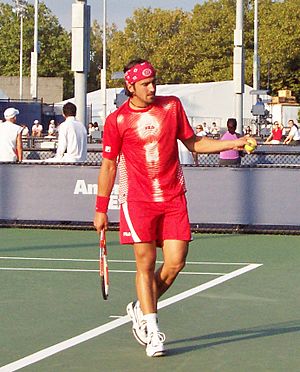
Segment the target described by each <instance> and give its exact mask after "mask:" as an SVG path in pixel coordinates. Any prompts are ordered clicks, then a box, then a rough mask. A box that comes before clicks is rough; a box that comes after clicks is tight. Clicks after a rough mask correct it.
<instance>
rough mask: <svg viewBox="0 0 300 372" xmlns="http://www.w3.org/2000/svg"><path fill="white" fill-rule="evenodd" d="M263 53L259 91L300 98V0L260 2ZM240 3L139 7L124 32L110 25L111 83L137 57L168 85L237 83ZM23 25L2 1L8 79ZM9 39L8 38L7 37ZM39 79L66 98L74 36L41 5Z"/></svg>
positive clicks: (248, 7)
mask: <svg viewBox="0 0 300 372" xmlns="http://www.w3.org/2000/svg"><path fill="white" fill-rule="evenodd" d="M253 3H254V0H244V46H245V62H246V63H245V81H246V83H247V84H249V85H252V69H253V17H254V15H253V14H254V11H253ZM258 4H259V55H260V59H261V87H262V88H268V87H269V86H268V84H270V88H271V91H272V93H273V94H277V90H279V89H284V88H288V89H291V90H292V92H293V94H294V95H296V96H297V98H298V100H300V84H299V80H300V27H299V23H300V0H259V1H258ZM235 12H236V0H206V1H205V2H203V3H201V4H200V3H199V4H197V5H196V6H195V7H194V9H193V10H192V11H191V12H186V11H183V10H180V9H176V10H162V9H160V8H156V9H152V8H139V9H137V10H135V12H134V13H133V15H132V17H130V18H128V19H127V20H126V25H125V28H124V30H123V31H121V30H118V29H117V27H116V26H115V25H112V26H109V25H108V26H107V29H106V32H107V70H108V71H107V78H108V86H111V87H113V86H120V83H121V81H116V80H111V79H110V76H111V74H112V73H113V72H116V71H122V70H123V66H124V65H125V64H126V63H127V62H128V61H129V60H130V59H132V58H136V57H140V58H145V59H149V60H150V61H151V62H152V63H153V64H154V65H155V67H156V68H157V71H158V81H159V83H162V84H171V83H188V82H190V83H197V82H208V81H220V80H230V79H232V78H233V72H232V71H233V47H234V45H233V43H234V40H233V34H234V29H235V27H236V24H235V23H236V21H235ZM33 13H34V9H33V6H32V5H29V7H28V15H27V17H26V18H25V19H24V74H25V75H29V73H30V52H31V51H32V49H33V32H34V30H33V27H34V25H33V23H34V21H33V19H34V17H33ZM19 33H20V22H19V19H18V17H17V15H16V14H14V13H13V12H12V7H11V6H10V5H5V4H0V48H1V53H0V68H1V74H2V75H6V76H11V75H18V73H19V53H18V51H19V42H20V36H19ZM8 35H9V37H8ZM102 36H103V30H102V27H101V26H100V25H99V24H98V23H97V22H94V23H93V24H92V27H91V53H90V56H91V63H90V66H91V69H90V73H89V78H88V91H91V90H94V89H98V88H99V87H100V71H101V68H102V53H103V47H102ZM39 41H40V42H41V53H40V55H39V64H38V68H39V70H38V73H39V75H40V76H63V77H64V93H65V97H70V96H71V95H72V90H73V73H72V72H71V70H70V67H71V66H70V59H71V58H70V57H71V35H70V33H68V32H67V31H65V30H64V29H63V28H62V27H61V26H60V24H59V22H58V20H57V18H56V17H55V16H54V15H53V14H52V13H51V11H50V10H49V9H48V8H47V7H46V6H45V4H44V3H43V2H40V6H39Z"/></svg>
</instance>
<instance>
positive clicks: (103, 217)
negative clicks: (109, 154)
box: [94, 159, 117, 233]
mask: <svg viewBox="0 0 300 372" xmlns="http://www.w3.org/2000/svg"><path fill="white" fill-rule="evenodd" d="M116 173H117V163H116V159H113V160H110V159H103V161H102V165H101V168H100V171H99V176H98V196H102V197H109V196H110V194H111V191H112V189H113V187H114V183H115V179H116ZM94 226H95V228H96V230H97V232H98V233H100V230H102V229H103V228H104V229H107V226H108V219H107V214H106V213H101V212H95V218H94Z"/></svg>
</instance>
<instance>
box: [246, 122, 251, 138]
mask: <svg viewBox="0 0 300 372" xmlns="http://www.w3.org/2000/svg"><path fill="white" fill-rule="evenodd" d="M251 135H252V130H251V128H250V125H248V126H247V127H246V130H245V136H251Z"/></svg>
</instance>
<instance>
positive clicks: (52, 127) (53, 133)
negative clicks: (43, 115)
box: [48, 119, 56, 137]
mask: <svg viewBox="0 0 300 372" xmlns="http://www.w3.org/2000/svg"><path fill="white" fill-rule="evenodd" d="M48 136H51V137H54V136H56V125H55V120H53V119H52V120H50V122H49V127H48Z"/></svg>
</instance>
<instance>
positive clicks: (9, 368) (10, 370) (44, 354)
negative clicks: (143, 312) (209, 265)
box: [0, 264, 262, 372]
mask: <svg viewBox="0 0 300 372" xmlns="http://www.w3.org/2000/svg"><path fill="white" fill-rule="evenodd" d="M260 266H262V264H249V265H248V266H246V267H243V268H241V269H238V270H235V271H232V272H231V273H229V274H226V275H224V276H222V277H221V278H216V279H213V280H211V281H209V282H207V283H204V284H201V285H199V286H197V287H194V288H192V289H189V290H187V291H184V292H182V293H180V294H178V295H175V296H172V297H170V298H167V299H166V300H163V301H160V302H159V303H158V308H159V309H161V308H164V307H166V306H169V305H172V304H174V303H176V302H178V301H182V300H184V299H186V298H188V297H191V296H193V295H195V294H197V293H200V292H203V291H205V290H206V289H209V288H212V287H215V286H216V285H219V284H221V283H224V282H226V281H227V280H230V279H233V278H235V277H237V276H239V275H242V274H245V273H246V272H248V271H251V270H254V269H257V268H258V267H260ZM129 321H130V319H129V316H128V315H126V316H123V317H122V318H119V319H116V320H113V321H111V322H108V323H106V324H103V325H102V326H99V327H97V328H94V329H91V330H90V331H87V332H85V333H82V334H80V335H78V336H75V337H72V338H70V339H68V340H65V341H62V342H60V343H58V344H56V345H53V346H50V347H47V348H46V349H43V350H40V351H37V352H36V353H33V354H31V355H28V356H26V357H24V358H21V359H19V360H17V361H15V362H12V363H9V364H7V365H5V366H3V367H1V368H0V372H14V371H17V370H19V369H21V368H24V367H27V366H29V365H31V364H34V363H37V362H39V361H41V360H43V359H46V358H48V357H50V356H51V355H54V354H57V353H59V352H61V351H63V350H66V349H69V348H71V347H73V346H76V345H78V344H80V343H82V342H85V341H88V340H90V339H92V338H94V337H97V336H99V335H101V334H104V333H106V332H108V331H111V330H113V329H115V328H118V327H120V326H122V325H124V324H126V323H128V322H129Z"/></svg>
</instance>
